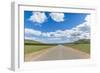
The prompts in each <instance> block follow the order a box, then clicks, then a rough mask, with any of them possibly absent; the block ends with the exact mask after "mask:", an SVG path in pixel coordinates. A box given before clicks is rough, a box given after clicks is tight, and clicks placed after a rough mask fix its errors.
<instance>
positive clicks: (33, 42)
mask: <svg viewBox="0 0 100 73" xmlns="http://www.w3.org/2000/svg"><path fill="white" fill-rule="evenodd" d="M24 44H42V43H41V42H38V41H33V40H24Z"/></svg>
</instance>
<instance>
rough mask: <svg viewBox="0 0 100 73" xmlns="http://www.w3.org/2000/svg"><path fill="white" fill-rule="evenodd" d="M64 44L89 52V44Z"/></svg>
mask: <svg viewBox="0 0 100 73" xmlns="http://www.w3.org/2000/svg"><path fill="white" fill-rule="evenodd" d="M65 46H69V47H72V48H74V49H78V50H80V51H83V52H86V53H88V54H89V53H90V44H89V43H88V44H67V45H65Z"/></svg>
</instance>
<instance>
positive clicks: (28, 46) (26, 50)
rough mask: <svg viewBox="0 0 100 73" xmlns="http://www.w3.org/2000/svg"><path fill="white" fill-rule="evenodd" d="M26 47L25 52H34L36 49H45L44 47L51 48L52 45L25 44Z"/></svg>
mask: <svg viewBox="0 0 100 73" xmlns="http://www.w3.org/2000/svg"><path fill="white" fill-rule="evenodd" d="M24 47H25V48H24V53H25V54H28V53H32V52H36V51H40V50H43V49H47V48H50V47H52V46H48V45H47V46H46V45H42V46H41V45H40V46H39V45H38V46H37V45H25V46H24Z"/></svg>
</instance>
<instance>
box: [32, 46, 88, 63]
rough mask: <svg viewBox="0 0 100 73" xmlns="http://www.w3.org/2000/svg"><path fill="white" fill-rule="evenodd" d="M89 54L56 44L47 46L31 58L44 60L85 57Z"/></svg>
mask: <svg viewBox="0 0 100 73" xmlns="http://www.w3.org/2000/svg"><path fill="white" fill-rule="evenodd" d="M86 58H89V55H88V54H86V53H83V52H80V51H78V50H75V49H72V48H69V47H64V46H63V45H58V46H56V47H53V48H49V49H48V50H46V51H45V52H43V53H41V54H39V55H37V56H36V57H35V58H33V59H32V60H33V61H45V60H70V59H86Z"/></svg>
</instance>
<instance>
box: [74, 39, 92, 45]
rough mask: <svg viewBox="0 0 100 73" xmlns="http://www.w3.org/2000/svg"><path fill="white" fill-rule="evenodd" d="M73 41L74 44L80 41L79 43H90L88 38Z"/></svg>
mask: <svg viewBox="0 0 100 73" xmlns="http://www.w3.org/2000/svg"><path fill="white" fill-rule="evenodd" d="M73 43H75V44H78V43H80V44H88V43H90V39H80V40H78V41H75V42H73Z"/></svg>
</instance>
